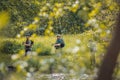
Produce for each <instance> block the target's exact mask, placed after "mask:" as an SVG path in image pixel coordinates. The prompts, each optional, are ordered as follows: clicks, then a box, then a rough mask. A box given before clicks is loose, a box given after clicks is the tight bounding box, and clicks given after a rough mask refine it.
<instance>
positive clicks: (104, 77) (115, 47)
mask: <svg viewBox="0 0 120 80" xmlns="http://www.w3.org/2000/svg"><path fill="white" fill-rule="evenodd" d="M116 22H117V23H116V26H115V30H114V34H113V38H112V40H111V43H110V46H109V48H108V50H107V52H106V55H105V57H104V59H103V63H102V65H101V67H100V70H99V72H98V77H97V79H96V80H113V79H112V75H113V73H114V69H115V66H116V62H117V58H118V55H119V52H120V12H119V15H118V17H117V21H116Z"/></svg>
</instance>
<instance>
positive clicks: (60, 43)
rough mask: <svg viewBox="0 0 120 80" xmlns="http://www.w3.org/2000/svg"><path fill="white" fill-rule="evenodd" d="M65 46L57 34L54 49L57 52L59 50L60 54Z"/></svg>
mask: <svg viewBox="0 0 120 80" xmlns="http://www.w3.org/2000/svg"><path fill="white" fill-rule="evenodd" d="M64 46H65V43H64V40H63V39H62V38H61V35H60V34H58V35H57V40H56V43H55V44H54V47H55V49H56V51H57V50H60V52H62V50H61V49H62V48H63V47H64Z"/></svg>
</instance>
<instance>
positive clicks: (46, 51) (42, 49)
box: [33, 43, 51, 56]
mask: <svg viewBox="0 0 120 80" xmlns="http://www.w3.org/2000/svg"><path fill="white" fill-rule="evenodd" d="M33 50H34V51H36V52H37V53H38V55H39V56H45V55H51V49H50V48H49V47H46V46H44V45H43V44H41V43H37V44H34V46H33Z"/></svg>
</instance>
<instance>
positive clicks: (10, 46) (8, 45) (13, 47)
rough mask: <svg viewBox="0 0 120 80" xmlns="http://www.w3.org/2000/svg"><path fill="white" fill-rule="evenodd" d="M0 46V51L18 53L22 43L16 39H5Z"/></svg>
mask: <svg viewBox="0 0 120 80" xmlns="http://www.w3.org/2000/svg"><path fill="white" fill-rule="evenodd" d="M0 47H1V48H0V52H2V53H6V54H14V53H18V52H19V51H20V50H21V49H22V45H21V44H20V43H18V42H17V41H15V40H5V41H3V42H2V45H1V46H0Z"/></svg>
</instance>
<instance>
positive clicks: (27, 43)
mask: <svg viewBox="0 0 120 80" xmlns="http://www.w3.org/2000/svg"><path fill="white" fill-rule="evenodd" d="M23 45H24V46H25V56H27V54H28V53H29V52H31V51H32V45H33V41H32V40H30V34H26V41H25V42H23Z"/></svg>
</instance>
